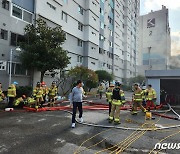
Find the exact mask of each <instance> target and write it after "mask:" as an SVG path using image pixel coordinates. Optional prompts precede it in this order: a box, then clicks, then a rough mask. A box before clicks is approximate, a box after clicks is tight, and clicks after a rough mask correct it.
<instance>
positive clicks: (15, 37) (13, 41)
mask: <svg viewBox="0 0 180 154" xmlns="http://www.w3.org/2000/svg"><path fill="white" fill-rule="evenodd" d="M23 41H24V36H22V35H19V34H15V33H11V43H10V45H12V46H18V45H19V42H23Z"/></svg>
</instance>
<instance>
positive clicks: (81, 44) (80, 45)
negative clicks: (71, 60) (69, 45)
mask: <svg viewBox="0 0 180 154" xmlns="http://www.w3.org/2000/svg"><path fill="white" fill-rule="evenodd" d="M77 44H78V46H79V47H82V46H83V41H82V40H80V39H78V42H77Z"/></svg>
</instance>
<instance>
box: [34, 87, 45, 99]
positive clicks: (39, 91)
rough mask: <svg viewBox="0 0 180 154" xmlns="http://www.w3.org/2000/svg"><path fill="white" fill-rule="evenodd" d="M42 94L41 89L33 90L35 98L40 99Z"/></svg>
mask: <svg viewBox="0 0 180 154" xmlns="http://www.w3.org/2000/svg"><path fill="white" fill-rule="evenodd" d="M42 94H43V90H42V88H37V87H36V88H35V89H34V90H33V96H36V97H37V98H39V97H42Z"/></svg>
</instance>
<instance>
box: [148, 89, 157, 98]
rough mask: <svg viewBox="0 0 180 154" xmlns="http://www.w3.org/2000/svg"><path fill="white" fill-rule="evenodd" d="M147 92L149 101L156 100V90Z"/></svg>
mask: <svg viewBox="0 0 180 154" xmlns="http://www.w3.org/2000/svg"><path fill="white" fill-rule="evenodd" d="M147 92H148V96H147V100H153V99H154V98H156V91H155V90H154V89H150V90H147Z"/></svg>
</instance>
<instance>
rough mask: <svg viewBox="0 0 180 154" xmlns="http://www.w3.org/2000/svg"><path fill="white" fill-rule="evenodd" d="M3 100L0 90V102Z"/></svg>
mask: <svg viewBox="0 0 180 154" xmlns="http://www.w3.org/2000/svg"><path fill="white" fill-rule="evenodd" d="M2 100H3V93H2V90H0V101H2Z"/></svg>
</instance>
